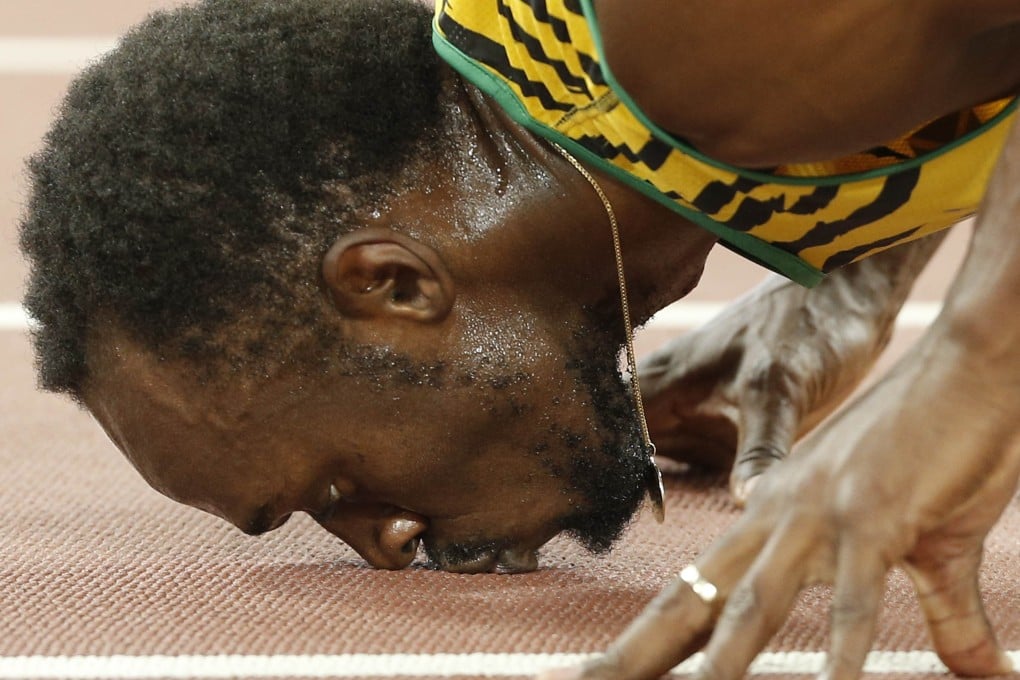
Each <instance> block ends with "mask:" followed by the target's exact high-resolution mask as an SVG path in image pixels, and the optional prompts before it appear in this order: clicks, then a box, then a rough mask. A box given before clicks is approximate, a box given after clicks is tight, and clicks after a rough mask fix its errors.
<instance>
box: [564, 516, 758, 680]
mask: <svg viewBox="0 0 1020 680" xmlns="http://www.w3.org/2000/svg"><path fill="white" fill-rule="evenodd" d="M767 527H768V524H767V523H766V522H764V521H762V520H761V519H760V518H750V517H748V516H746V515H745V516H744V517H743V518H741V520H740V521H738V522H737V524H736V525H734V527H733V528H732V529H731V530H730V531H729V532H727V534H726V535H725V536H723V538H721V539H720V540H718V541H716V543H714V544H713V545H712V547H710V548H709V549H708V550H707V551H706V552H705V553H704V554H703V555H702V556H701V557H700V558H699V559H698V560H697V562H696V566H697V568H698V570H699V571H700V573H701V575H702V577H703V578H704V579H705V580H706V581H709V582H711V583H712V584H713V585H715V587H716V589H717V595H716V598H715V600H713V601H712V602H711V603H706V602H705V601H704V600H703V599H702V598H701V597H700V596H699V595H697V594H695V592H694V590H693V589H692V588H691V586H690V585H688V584H687V583H686V582H684V581H683V580H681V579H679V578H677V579H675V580H674V581H673V582H672V583H671V584H670V585H669V586H668V587H667V588H666V589H665V590H663V591H662V592H661V593H659V595H658V596H656V598H655V599H654V600H652V602H651V604H649V605H648V607H646V608H645V610H644V611H643V612H642V613H641V614H640V616H638V618H637V619H635V620H634V622H633V623H631V624H630V626H628V627H627V629H626V630H625V631H624V632H623V634H622V635H621V636H620V637H619V638H618V639H617V640H616V641H615V642H614V643H613V644H612V645H611V646H610V648H609V649H608V650H607V651H606V653H605V654H603V655H601V656H599V657H597V658H595V659H593V660H591V661H589V662H588V663H587V664H585V666H584V667H583V668H582V669H581V672H580V674H578V675H573V676H571V675H569V674H567V675H563V676H559V677H568V678H569V677H577V678H587V679H589V680H591V679H595V678H613V679H614V680H644V679H647V678H658V677H659V676H661V675H663V674H664V673H666V672H668V671H669V669H671V668H673V667H674V666H676V665H677V664H678V663H680V662H681V661H683V660H684V659H686V658H687V657H688V656H690V655H691V654H693V653H694V652H696V651H697V650H699V649H700V648H701V647H702V645H703V644H704V643H705V640H706V639H707V638H708V635H709V634H710V633H711V629H712V626H713V624H714V623H715V619H716V617H717V615H718V612H719V609H720V606H721V603H722V602H724V601H725V599H726V596H727V595H728V593H729V591H730V589H731V588H732V586H733V584H735V583H736V582H737V581H738V580H739V579H740V577H741V575H742V574H743V573H744V572H745V570H746V569H747V567H748V565H750V564H751V562H752V561H753V560H754V558H755V556H756V555H757V554H758V551H759V549H760V548H761V545H762V544H763V543H764V540H765V537H766V536H767Z"/></svg>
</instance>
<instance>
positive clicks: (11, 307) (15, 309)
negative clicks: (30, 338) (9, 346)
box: [0, 302, 28, 331]
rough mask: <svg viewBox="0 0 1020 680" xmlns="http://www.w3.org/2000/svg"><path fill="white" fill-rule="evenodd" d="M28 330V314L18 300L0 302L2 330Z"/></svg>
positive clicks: (0, 324) (0, 325)
mask: <svg viewBox="0 0 1020 680" xmlns="http://www.w3.org/2000/svg"><path fill="white" fill-rule="evenodd" d="M25 330H28V315H27V314H25V310H24V309H22V308H21V305H19V304H18V303H17V302H2V303H0V331H25Z"/></svg>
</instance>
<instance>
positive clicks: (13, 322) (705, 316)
mask: <svg viewBox="0 0 1020 680" xmlns="http://www.w3.org/2000/svg"><path fill="white" fill-rule="evenodd" d="M725 306H726V305H725V304H724V303H721V302H679V303H677V304H674V305H670V306H669V307H666V308H665V309H663V310H662V311H661V312H659V313H658V314H656V315H655V318H653V319H652V320H651V321H649V322H648V323H647V324H646V325H645V328H646V329H658V330H683V329H687V328H696V327H697V326H700V325H701V324H703V323H705V322H706V321H709V320H710V319H712V317H714V316H716V315H717V314H719V312H721V311H722V310H723V308H724V307H725ZM941 308H942V304H941V303H939V302H908V303H907V304H906V305H904V306H903V309H902V310H900V315H899V317H898V318H897V319H896V325H897V326H898V327H900V328H911V329H920V328H926V327H927V326H928V325H929V324H931V322H932V321H934V320H935V317H936V316H938V313H939V310H940V309H941ZM28 326H29V319H28V316H27V315H26V314H25V311H24V310H23V309H22V308H21V306H20V305H19V304H18V303H16V302H5V303H0V331H24V330H27V329H28Z"/></svg>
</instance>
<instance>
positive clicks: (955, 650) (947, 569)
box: [904, 545, 1013, 676]
mask: <svg viewBox="0 0 1020 680" xmlns="http://www.w3.org/2000/svg"><path fill="white" fill-rule="evenodd" d="M981 553H982V549H981V546H980V545H979V546H978V547H977V549H976V550H974V551H972V552H970V553H967V554H964V555H961V556H957V557H954V558H950V559H943V560H939V561H931V562H928V563H925V564H917V563H908V564H906V565H904V566H905V568H906V571H907V573H908V574H909V575H910V577H911V579H912V580H913V582H914V586H915V588H916V589H917V595H918V598H919V600H920V602H921V609H922V611H923V612H924V618H925V620H926V621H927V622H928V629H929V630H930V631H931V636H932V640H933V641H934V644H935V650H936V651H937V652H938V655H939V658H940V659H942V662H943V663H945V664H946V666H948V667H949V670H951V671H952V672H954V673H956V674H958V675H970V676H977V675H998V674H1004V673H1009V672H1011V671H1012V670H1013V664H1012V662H1011V661H1010V659H1009V657H1008V656H1007V655H1006V653H1005V652H1004V651H1003V649H1002V648H1001V647H1000V646H999V643H998V641H997V640H996V638H995V631H994V630H993V629H992V625H991V623H989V621H988V617H987V615H986V614H985V608H984V604H983V602H982V600H981V592H980V588H979V585H978V572H979V569H980V566H981Z"/></svg>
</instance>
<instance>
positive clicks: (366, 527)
mask: <svg viewBox="0 0 1020 680" xmlns="http://www.w3.org/2000/svg"><path fill="white" fill-rule="evenodd" d="M316 521H317V522H319V524H320V525H322V526H323V527H324V528H325V529H326V530H327V531H329V532H330V533H331V534H333V535H334V536H336V537H337V538H339V539H341V540H342V541H343V542H344V543H346V544H347V545H349V546H351V547H352V548H354V551H355V552H357V553H358V554H359V555H361V556H362V557H363V558H364V559H365V561H366V562H368V563H369V564H371V565H372V566H373V567H375V568H377V569H403V568H404V567H406V566H408V565H409V564H411V562H413V561H414V557H415V555H416V554H417V553H418V544H419V543H420V542H421V535H422V534H424V533H425V530H426V529H428V522H427V520H426V519H425V518H424V517H422V516H421V515H418V514H415V513H413V512H409V511H407V510H401V509H400V508H396V507H394V506H392V505H379V504H364V503H340V504H339V505H338V506H337V507H336V509H335V510H334V512H332V513H331V515H330V516H329V517H328V518H316Z"/></svg>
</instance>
